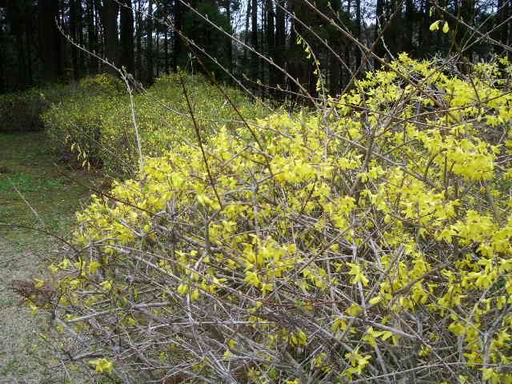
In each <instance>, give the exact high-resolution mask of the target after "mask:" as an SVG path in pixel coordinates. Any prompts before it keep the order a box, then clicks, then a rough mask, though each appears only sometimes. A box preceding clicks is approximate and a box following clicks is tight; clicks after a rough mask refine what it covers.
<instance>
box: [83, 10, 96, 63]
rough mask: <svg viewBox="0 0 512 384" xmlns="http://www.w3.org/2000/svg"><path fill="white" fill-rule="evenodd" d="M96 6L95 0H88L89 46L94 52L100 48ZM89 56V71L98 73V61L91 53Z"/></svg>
mask: <svg viewBox="0 0 512 384" xmlns="http://www.w3.org/2000/svg"><path fill="white" fill-rule="evenodd" d="M94 8H95V6H94V0H87V10H86V23H87V48H88V49H89V50H91V51H93V52H96V51H97V49H98V36H97V32H96V23H95V21H94V19H95V17H94ZM88 58H89V60H88V72H89V73H96V72H97V71H98V61H97V60H96V58H94V57H93V56H92V55H89V56H88Z"/></svg>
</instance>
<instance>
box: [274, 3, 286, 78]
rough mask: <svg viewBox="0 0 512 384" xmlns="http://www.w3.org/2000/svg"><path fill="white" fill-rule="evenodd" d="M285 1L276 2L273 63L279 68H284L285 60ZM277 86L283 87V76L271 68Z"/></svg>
mask: <svg viewBox="0 0 512 384" xmlns="http://www.w3.org/2000/svg"><path fill="white" fill-rule="evenodd" d="M284 7H285V0H276V36H275V62H276V64H277V65H279V66H280V67H281V68H284V66H285V58H286V14H285V12H284ZM272 70H273V71H274V76H275V79H276V83H277V84H281V85H283V84H284V82H285V77H284V74H283V73H282V72H281V71H279V70H278V69H277V68H272Z"/></svg>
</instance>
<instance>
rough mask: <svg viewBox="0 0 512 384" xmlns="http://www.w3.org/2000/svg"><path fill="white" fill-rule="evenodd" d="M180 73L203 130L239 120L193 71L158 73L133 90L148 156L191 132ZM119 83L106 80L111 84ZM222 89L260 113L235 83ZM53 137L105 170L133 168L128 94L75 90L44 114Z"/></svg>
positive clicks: (245, 111) (134, 152) (245, 112)
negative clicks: (151, 81) (146, 86)
mask: <svg viewBox="0 0 512 384" xmlns="http://www.w3.org/2000/svg"><path fill="white" fill-rule="evenodd" d="M179 77H182V78H183V79H184V82H185V83H186V86H187V88H188V92H189V93H190V98H191V101H192V102H193V104H194V115H195V118H196V120H197V122H198V124H199V125H200V126H201V131H202V133H203V134H204V135H205V137H206V136H208V135H209V134H211V133H212V132H215V131H216V130H218V129H219V128H220V127H221V126H223V125H228V126H235V125H238V124H240V122H239V121H240V118H239V116H238V114H237V113H236V112H235V111H233V109H232V108H231V106H230V104H229V103H228V102H227V101H226V100H225V99H224V98H223V97H222V95H221V94H220V93H219V91H218V90H217V89H216V88H215V87H214V86H213V85H209V84H208V83H207V82H206V80H205V79H204V78H203V77H202V76H200V75H198V76H190V75H185V74H179V75H177V74H174V75H170V76H164V77H162V78H160V79H157V81H156V83H155V84H154V85H153V86H152V87H151V88H150V89H149V90H148V91H147V92H146V93H143V94H139V95H136V96H135V98H134V99H135V100H134V101H135V114H136V121H137V125H138V130H139V134H140V137H139V139H140V141H141V143H142V147H143V152H144V154H146V155H148V156H156V155H159V154H162V153H163V152H164V151H165V150H168V149H170V148H173V147H174V146H175V145H177V144H178V143H180V142H185V141H190V140H191V139H193V138H194V130H193V129H194V128H193V124H192V120H191V119H190V112H189V109H188V107H187V104H186V99H185V97H184V94H183V89H182V86H181V83H180V80H179ZM102 82H103V80H102V79H99V80H95V81H94V82H93V81H89V82H88V83H87V87H85V84H84V82H82V83H81V87H82V88H84V87H85V88H86V89H89V88H91V87H93V88H95V89H97V88H98V87H96V86H95V85H94V84H96V83H102ZM118 88H119V86H118V85H116V86H111V87H110V89H111V90H116V89H118ZM227 93H228V94H229V96H230V99H232V101H233V103H235V104H236V105H237V106H238V108H239V109H240V112H241V113H242V114H243V115H249V114H250V115H251V116H261V115H262V114H263V111H264V109H263V107H262V106H261V105H259V103H253V102H250V101H249V100H248V99H247V97H246V96H244V95H243V94H242V93H241V92H239V91H236V90H234V89H228V90H227ZM44 121H45V124H46V126H47V127H48V132H49V134H50V135H51V137H52V141H54V142H56V143H58V146H59V147H60V148H61V151H63V152H73V153H75V155H76V156H77V157H78V158H79V160H80V161H81V162H82V163H83V164H87V163H88V162H95V163H99V164H102V166H103V168H104V170H105V172H107V173H109V174H113V175H117V176H119V177H122V176H126V175H133V174H134V172H135V171H137V165H136V164H137V156H138V153H137V150H136V149H135V143H136V138H135V134H134V127H133V119H132V115H131V104H130V100H129V98H128V97H127V96H126V95H124V96H123V95H120V94H119V93H117V92H112V93H111V92H110V91H109V92H106V91H104V90H102V91H100V92H98V93H97V94H96V95H95V94H93V95H92V97H91V93H90V92H79V93H78V94H77V95H75V97H71V98H68V99H67V100H65V101H64V102H63V103H61V104H60V105H56V106H54V107H53V108H52V109H51V110H50V111H48V112H47V113H46V114H45V116H44Z"/></svg>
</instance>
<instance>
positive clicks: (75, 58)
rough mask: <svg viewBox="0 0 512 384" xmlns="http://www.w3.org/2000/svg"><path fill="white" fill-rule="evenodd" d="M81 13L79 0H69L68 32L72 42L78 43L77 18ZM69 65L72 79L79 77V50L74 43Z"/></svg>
mask: <svg viewBox="0 0 512 384" xmlns="http://www.w3.org/2000/svg"><path fill="white" fill-rule="evenodd" d="M80 14H81V6H80V1H79V0H69V32H70V35H71V38H72V39H73V42H74V43H77V44H80V41H79V40H80V32H79V29H78V27H79V25H80V23H79V21H78V18H79V17H80ZM70 48H71V66H72V68H73V79H74V80H75V81H77V80H78V79H79V78H80V61H79V51H78V48H76V47H75V46H74V45H71V47H70Z"/></svg>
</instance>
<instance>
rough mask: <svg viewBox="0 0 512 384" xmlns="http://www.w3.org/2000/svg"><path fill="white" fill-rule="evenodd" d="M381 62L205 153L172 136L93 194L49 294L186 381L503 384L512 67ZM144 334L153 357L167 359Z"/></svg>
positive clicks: (511, 287)
mask: <svg viewBox="0 0 512 384" xmlns="http://www.w3.org/2000/svg"><path fill="white" fill-rule="evenodd" d="M391 66H392V70H389V71H377V72H371V73H368V75H367V76H366V78H365V79H363V80H361V81H358V82H357V83H356V85H355V88H354V90H353V91H351V92H349V93H347V94H346V95H343V96H341V97H340V98H339V99H331V100H329V101H328V102H327V103H326V105H325V107H324V109H323V110H321V111H315V112H314V113H307V112H303V113H297V114H293V115H289V114H284V113H279V114H274V115H272V116H269V117H267V118H264V119H256V120H253V121H252V122H251V123H250V126H249V127H246V126H245V125H243V124H241V125H240V126H237V127H230V128H226V127H223V128H222V129H220V130H219V131H218V132H217V133H216V134H214V135H212V136H211V137H209V138H208V139H207V140H206V141H205V143H204V153H203V152H202V151H201V150H200V148H199V146H198V145H196V144H190V143H189V144H181V145H176V146H174V148H173V150H172V151H170V152H168V153H166V154H165V155H164V156H160V157H156V158H151V159H148V160H147V161H146V166H145V168H144V169H143V170H141V172H140V174H139V175H138V177H137V178H135V179H133V180H128V181H125V182H120V183H118V184H116V185H115V186H114V187H113V189H112V191H111V192H109V194H108V195H105V196H96V197H94V198H93V202H92V203H91V205H90V206H89V207H88V208H87V209H85V210H83V211H82V212H80V213H79V214H78V221H79V224H80V227H79V230H78V231H77V233H76V237H75V239H76V241H77V243H78V244H80V245H81V246H83V247H85V248H86V249H87V252H84V253H83V255H81V256H80V259H79V261H77V262H76V263H67V264H66V265H64V266H63V265H60V266H53V268H54V270H55V275H57V276H64V277H60V280H59V282H60V290H61V292H62V298H61V299H60V303H59V307H60V308H61V309H63V310H65V311H67V312H73V311H74V310H75V309H74V308H80V312H86V313H87V312H91V313H93V314H94V313H100V312H101V313H102V315H101V316H99V319H98V320H97V321H99V322H101V318H102V317H103V316H107V317H108V316H111V317H110V322H109V321H105V322H103V323H101V324H103V326H104V327H107V328H108V327H113V325H112V324H113V322H114V323H115V324H116V330H115V332H116V334H117V335H119V336H116V337H120V338H125V341H126V343H129V342H135V341H133V340H136V339H137V338H141V337H142V336H141V335H145V333H144V332H149V331H148V329H151V332H153V333H150V335H154V333H155V332H157V333H158V332H160V333H158V338H159V340H160V341H162V340H172V343H175V344H176V345H179V347H175V348H177V349H178V350H179V351H177V352H176V351H175V353H174V355H175V356H178V357H174V358H171V357H165V359H166V360H167V362H169V364H171V362H172V361H174V363H175V360H173V359H178V360H179V359H180V358H181V359H182V361H186V362H188V363H190V368H189V371H190V372H191V373H190V374H191V375H192V373H193V374H194V375H198V377H199V376H200V375H206V376H208V377H214V376H215V375H219V376H218V377H221V378H222V377H223V376H222V375H221V373H222V372H224V371H222V369H220V368H219V366H221V365H222V364H225V365H224V367H225V369H226V372H227V371H229V370H230V369H233V370H234V371H236V372H238V373H236V374H240V372H241V371H242V372H243V375H245V376H244V377H246V378H250V379H251V380H253V382H261V383H267V382H283V383H284V382H299V381H297V380H299V379H296V378H297V377H302V378H304V377H310V378H311V377H316V378H317V379H318V378H322V377H323V378H324V379H325V382H340V383H344V382H350V381H352V380H355V379H356V378H360V379H364V378H370V377H374V376H375V377H379V375H383V377H386V375H387V374H388V373H389V372H398V373H397V377H398V376H400V377H405V378H407V377H409V376H407V374H405V373H404V374H401V373H400V372H401V371H407V372H413V371H415V370H417V371H418V372H422V374H423V375H425V376H424V377H427V376H426V375H427V373H426V372H423V371H422V368H421V367H422V366H430V367H435V369H434V371H435V372H431V373H429V374H430V375H431V376H430V379H431V380H430V381H432V382H433V381H436V380H438V381H439V382H440V381H442V380H445V379H446V377H447V375H448V376H449V377H450V379H449V381H450V382H458V381H459V382H489V383H493V384H495V383H512V374H511V373H510V365H511V363H512V311H511V308H512V257H511V255H512V212H511V207H512V198H511V195H510V188H511V184H510V181H509V179H507V177H506V175H510V174H511V167H512V164H511V160H510V159H511V157H510V156H511V153H510V148H511V147H512V145H511V142H510V137H508V136H507V132H508V131H510V126H511V123H512V113H511V108H512V93H510V92H507V90H508V88H507V86H508V84H510V83H507V82H506V80H504V78H505V77H506V76H509V75H510V68H511V67H510V64H508V62H507V61H505V60H502V61H501V62H497V63H492V64H485V65H484V64H479V65H478V66H477V67H475V69H474V71H473V72H472V73H471V74H468V75H465V76H462V75H459V76H458V75H455V74H453V73H452V72H450V70H449V69H446V68H444V67H443V65H442V63H440V64H439V63H434V62H428V61H425V62H418V61H414V60H412V59H410V58H409V57H407V56H406V55H401V56H400V59H399V60H397V61H396V62H393V63H392V64H391ZM507 71H508V72H507ZM469 77H471V80H468V78H469ZM63 270H64V271H67V272H70V271H75V272H78V274H74V275H73V274H71V273H65V274H62V273H61V271H63ZM71 276H73V277H71ZM77 276H78V277H77ZM127 276H129V277H130V278H129V279H128V278H127ZM84 300H85V301H84ZM163 303H165V304H163ZM139 307H141V308H143V310H140V311H139V310H138V309H137V308H139ZM191 308H192V309H191ZM82 316H83V314H82ZM192 317H194V318H195V320H194V321H192V322H191V323H187V325H184V326H183V327H182V328H179V326H177V327H178V330H173V331H171V330H170V329H169V327H170V324H171V323H173V322H175V323H179V324H182V323H186V322H187V321H190V319H191V318H192ZM171 318H172V319H173V320H172V321H171V320H168V319H171ZM112 319H116V320H112ZM95 321H96V320H95ZM169 321H170V322H171V323H169ZM95 326H97V323H95ZM191 329H193V330H194V331H193V332H192V331H191ZM110 331H112V329H110ZM188 332H191V333H188ZM187 335H188V336H187ZM191 335H194V336H191ZM204 335H208V337H206V336H204ZM144 337H146V338H147V337H149V336H144ZM187 337H199V338H201V337H204V338H205V339H204V340H203V339H201V340H202V341H201V343H203V344H201V345H203V347H204V346H205V345H210V346H211V348H212V350H210V351H208V353H205V354H206V355H208V354H212V356H213V355H218V360H215V359H213V357H208V358H204V359H203V354H202V353H197V354H194V353H192V352H191V351H190V348H191V347H187V345H188V344H187V343H188V341H184V340H187ZM144 340H145V341H146V343H145V344H144V348H143V352H140V353H143V354H145V355H144V356H145V358H147V359H149V360H148V361H152V360H151V359H152V356H153V357H155V356H156V357H155V359H158V356H162V353H164V356H167V352H166V351H167V350H166V349H165V348H167V347H168V345H166V344H165V343H159V342H156V340H153V339H151V340H153V341H152V343H151V341H147V339H144ZM212 340H214V341H215V342H214V341H212ZM169 343H170V341H169ZM198 343H199V342H198ZM208 343H210V344H208ZM199 344H200V343H199ZM169 354H170V355H173V353H169ZM402 354H404V355H407V356H402ZM209 356H210V355H209ZM139 358H140V356H139ZM165 359H164V360H165ZM171 360H172V361H171ZM248 360H250V363H247V361H248ZM140 361H142V360H140ZM137 364H141V363H140V362H139V363H137ZM148 364H149V363H148ZM160 364H163V363H160ZM287 364H288V365H289V366H290V369H289V370H288V371H287V369H286V367H287V366H288V365H287ZM298 366H299V367H300V372H299V373H300V375H297V372H298V371H297V370H298V369H299V368H297V367H298ZM148 367H150V366H148ZM293 367H295V368H293ZM507 367H508V368H507ZM148 369H153V368H148ZM294 369H295V371H293V370H294ZM157 371H158V370H157ZM219 372H221V373H219ZM224 373H225V372H224ZM308 375H309V376H308ZM404 375H405V376H404ZM191 377H192V376H191ZM247 380H249V379H247ZM301 380H302V379H301ZM312 380H314V379H312ZM318 380H319V379H318ZM242 381H243V380H242ZM300 382H302V381H300Z"/></svg>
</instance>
